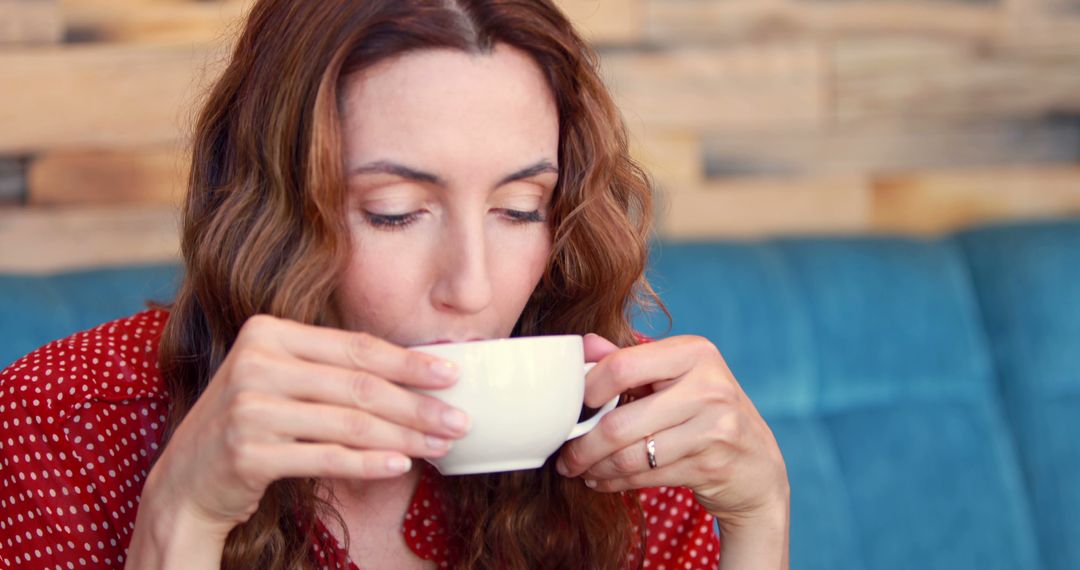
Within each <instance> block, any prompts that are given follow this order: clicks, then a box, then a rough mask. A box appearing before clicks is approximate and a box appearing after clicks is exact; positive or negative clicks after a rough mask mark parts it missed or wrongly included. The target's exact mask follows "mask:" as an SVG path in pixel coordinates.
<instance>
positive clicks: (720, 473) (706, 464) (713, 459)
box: [701, 455, 729, 481]
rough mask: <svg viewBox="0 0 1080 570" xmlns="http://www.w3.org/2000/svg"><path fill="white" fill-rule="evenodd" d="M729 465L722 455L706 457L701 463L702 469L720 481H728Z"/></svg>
mask: <svg viewBox="0 0 1080 570" xmlns="http://www.w3.org/2000/svg"><path fill="white" fill-rule="evenodd" d="M728 468H729V463H728V461H727V460H726V459H724V458H723V457H722V456H720V455H709V456H706V457H705V458H704V459H703V460H702V463H701V469H702V471H704V472H705V473H707V474H709V475H711V476H712V477H714V478H716V479H717V480H719V481H726V480H727V479H728Z"/></svg>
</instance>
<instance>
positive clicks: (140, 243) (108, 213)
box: [0, 205, 180, 273]
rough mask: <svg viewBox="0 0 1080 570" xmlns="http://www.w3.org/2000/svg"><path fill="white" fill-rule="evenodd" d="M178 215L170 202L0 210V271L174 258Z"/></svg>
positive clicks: (39, 270) (37, 270)
mask: <svg viewBox="0 0 1080 570" xmlns="http://www.w3.org/2000/svg"><path fill="white" fill-rule="evenodd" d="M178 217H179V213H178V212H177V211H176V209H175V208H173V207H169V206H155V207H151V206H145V205H140V206H126V207H108V208H72V209H55V210H52V209H42V208H5V209H0V243H2V244H4V245H5V247H3V248H0V271H11V272H21V273H48V272H53V271H60V270H66V269H78V268H89V267H99V266H103V265H119V264H127V263H151V262H160V261H175V260H176V259H177V258H178V255H179V251H180V239H179V232H178V230H177V228H178V226H177V220H178ZM9 244H10V246H9Z"/></svg>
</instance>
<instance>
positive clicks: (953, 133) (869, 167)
mask: <svg viewBox="0 0 1080 570" xmlns="http://www.w3.org/2000/svg"><path fill="white" fill-rule="evenodd" d="M702 145H703V148H704V154H705V164H706V174H707V175H708V176H710V177H731V176H762V177H765V176H773V177H775V176H820V175H828V174H858V173H877V172H905V171H918V170H926V169H940V168H959V167H976V166H981V165H985V164H996V165H1008V164H1039V163H1053V162H1058V163H1063V162H1073V161H1075V160H1076V158H1077V157H1080V123H1077V122H1070V121H1060V120H1058V121H1051V120H1045V119H1040V120H1031V121H1027V120H995V121H984V122H975V123H965V124H955V125H954V124H949V123H934V124H929V125H908V124H886V125H869V126H865V127H853V128H835V129H824V130H819V129H810V130H798V129H779V130H775V131H768V132H761V133H728V132H719V133H705V135H704V136H703V143H702Z"/></svg>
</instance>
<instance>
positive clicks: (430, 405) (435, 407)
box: [415, 396, 449, 428]
mask: <svg viewBox="0 0 1080 570" xmlns="http://www.w3.org/2000/svg"><path fill="white" fill-rule="evenodd" d="M415 409H416V425H417V426H425V427H428V428H441V427H442V414H443V412H444V411H446V410H448V409H449V408H448V407H447V406H446V404H443V403H442V402H439V401H438V400H436V399H435V398H431V397H428V396H422V397H420V400H419V402H418V403H417V405H416V408H415Z"/></svg>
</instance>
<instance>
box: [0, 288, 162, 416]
mask: <svg viewBox="0 0 1080 570" xmlns="http://www.w3.org/2000/svg"><path fill="white" fill-rule="evenodd" d="M168 314H169V313H168V312H167V311H164V310H161V309H150V310H145V311H142V312H139V313H136V314H134V315H130V316H127V317H123V318H119V319H115V320H112V321H109V322H106V323H102V324H100V325H98V326H96V327H93V328H91V329H87V330H84V331H80V332H77V333H74V334H72V335H70V336H67V337H65V338H61V339H58V340H54V341H52V342H50V343H48V344H46V345H44V346H41V347H40V348H38V349H37V350H34V351H33V352H30V353H29V354H27V355H25V356H23V357H22V358H19V359H18V360H16V361H15V362H13V363H12V364H11V365H10V366H8V367H7V368H5V369H4V370H3V371H2V372H0V406H4V407H0V412H3V411H4V409H5V407H9V406H13V405H18V406H19V407H20V408H22V409H23V410H24V412H25V413H36V414H43V415H44V416H50V415H62V412H66V411H70V410H71V409H72V408H74V407H77V406H78V405H80V404H82V403H84V402H87V401H114V402H118V401H124V400H135V399H141V398H151V399H158V398H163V397H164V386H163V382H162V378H161V372H160V370H159V368H158V363H157V356H158V343H159V341H160V339H161V333H162V331H163V330H164V327H165V322H166V320H167V318H168Z"/></svg>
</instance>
